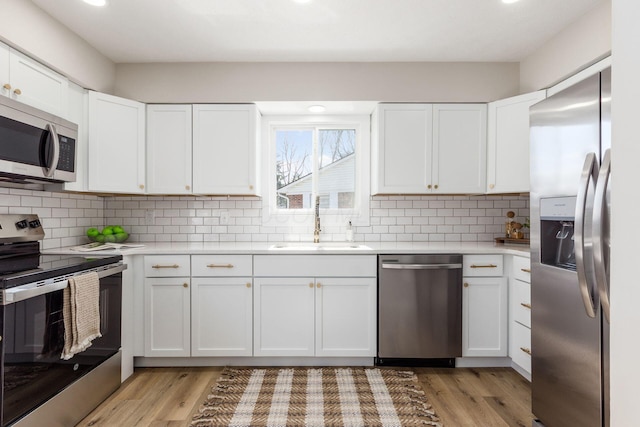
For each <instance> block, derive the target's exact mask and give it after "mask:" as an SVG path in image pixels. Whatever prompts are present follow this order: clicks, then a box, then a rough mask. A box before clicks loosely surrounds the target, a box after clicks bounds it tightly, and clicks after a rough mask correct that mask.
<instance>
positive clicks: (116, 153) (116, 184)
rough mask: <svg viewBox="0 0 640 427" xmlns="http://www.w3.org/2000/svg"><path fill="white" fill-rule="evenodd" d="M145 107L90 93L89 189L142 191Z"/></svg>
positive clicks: (106, 191) (102, 94)
mask: <svg viewBox="0 0 640 427" xmlns="http://www.w3.org/2000/svg"><path fill="white" fill-rule="evenodd" d="M144 135H145V106H144V104H142V103H140V102H136V101H131V100H129V99H124V98H118V97H116V96H111V95H106V94H104V93H99V92H93V91H91V92H89V153H88V154H89V190H90V191H95V192H105V193H129V194H136V193H144V192H145V144H144V142H145V139H144Z"/></svg>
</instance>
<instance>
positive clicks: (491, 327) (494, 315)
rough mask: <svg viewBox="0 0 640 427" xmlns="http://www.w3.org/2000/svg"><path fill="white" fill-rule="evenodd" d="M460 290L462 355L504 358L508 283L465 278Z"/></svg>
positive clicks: (484, 278)
mask: <svg viewBox="0 0 640 427" xmlns="http://www.w3.org/2000/svg"><path fill="white" fill-rule="evenodd" d="M463 286H464V287H463V290H462V325H463V326H462V332H463V333H462V355H463V356H464V357H504V356H506V355H507V330H508V328H507V313H508V309H507V279H506V278H505V277H465V278H464V285H463Z"/></svg>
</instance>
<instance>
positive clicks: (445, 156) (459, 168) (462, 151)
mask: <svg viewBox="0 0 640 427" xmlns="http://www.w3.org/2000/svg"><path fill="white" fill-rule="evenodd" d="M486 129H487V106H486V105H485V104H436V105H434V106H433V163H432V167H433V170H432V174H431V182H430V184H431V185H432V188H433V191H434V192H437V193H443V194H455V193H463V194H468V193H484V192H485V180H486V170H487V169H486V159H487V157H486V155H487V131H486Z"/></svg>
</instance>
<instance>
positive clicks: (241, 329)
mask: <svg viewBox="0 0 640 427" xmlns="http://www.w3.org/2000/svg"><path fill="white" fill-rule="evenodd" d="M251 280H252V279H251V278H250V277H248V278H247V277H244V278H243V277H228V278H194V279H192V282H191V284H192V288H191V355H192V356H251V355H252V354H253V323H252V321H253V289H252V286H251Z"/></svg>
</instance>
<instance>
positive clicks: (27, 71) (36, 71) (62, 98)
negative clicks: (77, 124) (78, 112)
mask: <svg viewBox="0 0 640 427" xmlns="http://www.w3.org/2000/svg"><path fill="white" fill-rule="evenodd" d="M68 87H69V81H68V80H67V79H66V78H65V77H63V76H61V75H60V74H58V73H55V72H53V71H52V70H50V69H48V68H47V67H45V66H44V65H42V64H40V63H38V62H36V61H34V60H33V59H31V58H28V57H27V56H25V55H23V54H21V53H20V52H18V51H16V50H14V49H12V48H10V47H9V46H7V45H4V44H0V93H2V95H4V96H8V97H10V98H12V99H15V100H17V101H20V102H24V103H25V104H28V105H31V106H33V107H35V108H39V109H40V110H43V111H47V112H49V113H51V114H55V115H57V116H60V117H64V118H67V112H68V109H67V106H68V100H67V91H68Z"/></svg>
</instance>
